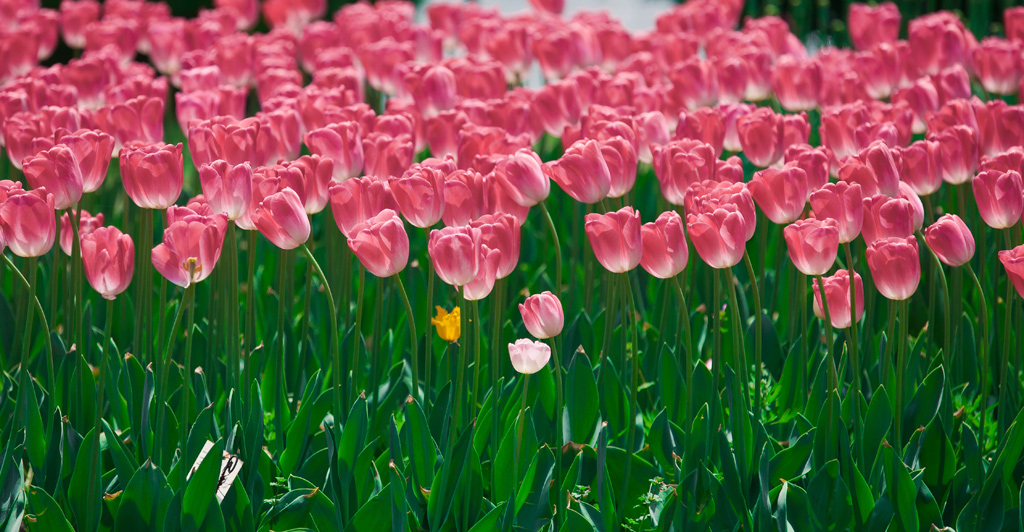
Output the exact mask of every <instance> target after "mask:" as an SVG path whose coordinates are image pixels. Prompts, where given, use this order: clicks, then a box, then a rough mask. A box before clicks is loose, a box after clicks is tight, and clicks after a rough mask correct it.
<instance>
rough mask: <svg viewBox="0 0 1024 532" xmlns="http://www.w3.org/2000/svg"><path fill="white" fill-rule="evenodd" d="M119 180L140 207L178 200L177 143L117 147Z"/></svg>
mask: <svg viewBox="0 0 1024 532" xmlns="http://www.w3.org/2000/svg"><path fill="white" fill-rule="evenodd" d="M120 160H121V181H122V182H123V183H124V190H125V192H127V193H128V197H130V198H131V199H132V201H133V202H135V204H136V205H138V206H139V207H141V208H143V209H161V210H163V209H166V208H167V207H170V206H171V205H173V204H174V202H175V201H177V200H178V196H180V195H181V188H182V184H183V180H184V176H183V173H182V172H183V169H182V156H181V143H178V144H177V145H174V146H172V145H170V144H130V145H128V146H125V147H124V148H122V149H121V155H120Z"/></svg>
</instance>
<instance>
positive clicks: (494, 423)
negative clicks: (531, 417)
mask: <svg viewBox="0 0 1024 532" xmlns="http://www.w3.org/2000/svg"><path fill="white" fill-rule="evenodd" d="M503 299H505V280H504V279H498V280H497V281H495V285H494V299H493V300H492V303H493V304H494V306H493V307H492V308H491V330H492V331H493V332H492V333H491V352H492V356H491V460H492V463H493V460H494V459H495V458H496V457H497V456H498V446H499V445H500V444H501V440H500V439H501V435H500V434H499V433H498V419H499V413H500V412H501V395H502V392H503V390H502V387H501V386H499V385H498V380H499V379H500V378H501V377H500V375H501V372H500V369H499V368H500V367H501V323H502V319H501V316H502V315H501V308H502V306H501V303H502V300H503ZM497 478H498V477H497V471H496V468H492V470H491V486H496V485H497V483H498V481H497Z"/></svg>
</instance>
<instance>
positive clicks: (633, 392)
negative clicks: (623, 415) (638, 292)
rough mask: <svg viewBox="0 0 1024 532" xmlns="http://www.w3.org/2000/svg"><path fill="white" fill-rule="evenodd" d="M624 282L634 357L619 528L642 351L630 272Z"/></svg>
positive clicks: (630, 461) (633, 438) (633, 441)
mask: <svg viewBox="0 0 1024 532" xmlns="http://www.w3.org/2000/svg"><path fill="white" fill-rule="evenodd" d="M623 282H624V283H625V285H626V295H627V298H628V300H629V307H628V308H629V314H630V316H629V318H630V322H631V325H632V327H631V329H632V351H633V352H632V358H633V370H632V371H631V372H630V387H629V393H630V397H629V399H630V401H629V419H628V420H627V424H626V467H625V471H624V473H623V475H622V491H621V492H620V493H621V495H620V496H619V500H618V505H617V506H618V508H617V509H616V512H615V513H616V521H617V522H618V524H619V528H620V529H621V527H622V521H623V518H624V517H625V513H626V499H627V497H626V493H627V492H628V488H629V477H630V474H631V472H632V469H633V452H634V447H635V445H636V415H637V406H638V402H637V388H639V386H640V382H639V380H640V353H639V351H638V349H639V345H638V342H639V340H638V338H637V320H636V300H635V299H634V298H635V296H634V294H633V287H632V285H631V284H630V283H629V272H626V273H624V274H623Z"/></svg>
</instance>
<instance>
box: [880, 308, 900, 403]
mask: <svg viewBox="0 0 1024 532" xmlns="http://www.w3.org/2000/svg"><path fill="white" fill-rule="evenodd" d="M896 314H897V306H896V301H890V302H889V326H888V327H887V328H886V329H885V358H884V359H883V360H882V364H880V365H879V366H878V371H879V375H878V379H879V381H880V382H881V383H882V386H886V387H888V385H889V370H890V369H892V348H893V345H895V342H896V339H895V336H896Z"/></svg>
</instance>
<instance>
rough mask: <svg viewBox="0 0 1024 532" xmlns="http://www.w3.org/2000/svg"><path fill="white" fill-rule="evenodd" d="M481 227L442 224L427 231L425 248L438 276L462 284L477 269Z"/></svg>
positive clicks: (472, 276)
mask: <svg viewBox="0 0 1024 532" xmlns="http://www.w3.org/2000/svg"><path fill="white" fill-rule="evenodd" d="M480 239H481V234H480V229H477V228H474V227H467V226H462V227H445V228H444V229H440V230H438V229H435V230H433V231H431V232H430V240H429V242H428V243H427V251H428V252H429V254H430V260H431V261H432V262H433V264H434V269H435V270H436V271H437V276H438V277H440V278H441V280H442V281H444V282H446V283H448V284H450V285H452V286H456V287H458V286H465V285H466V284H468V283H470V282H472V281H473V280H474V279H476V276H477V274H478V273H479V272H480V246H481V245H482V244H481V243H480Z"/></svg>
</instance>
